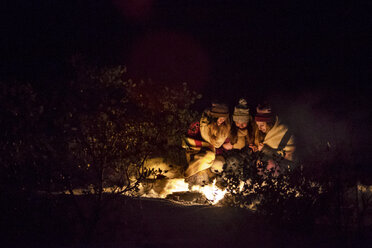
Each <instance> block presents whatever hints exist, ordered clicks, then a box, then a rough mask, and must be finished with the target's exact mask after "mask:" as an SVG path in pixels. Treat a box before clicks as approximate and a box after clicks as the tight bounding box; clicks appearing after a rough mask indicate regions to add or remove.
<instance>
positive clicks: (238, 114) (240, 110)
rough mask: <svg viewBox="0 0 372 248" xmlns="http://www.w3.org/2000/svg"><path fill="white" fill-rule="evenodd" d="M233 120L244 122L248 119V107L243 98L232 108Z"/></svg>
mask: <svg viewBox="0 0 372 248" xmlns="http://www.w3.org/2000/svg"><path fill="white" fill-rule="evenodd" d="M233 120H234V121H235V122H246V123H248V121H249V108H248V105H247V101H246V100H245V99H243V98H242V99H240V100H239V104H238V105H236V106H235V108H234V114H233Z"/></svg>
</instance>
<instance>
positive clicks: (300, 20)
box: [0, 0, 371, 161]
mask: <svg viewBox="0 0 372 248" xmlns="http://www.w3.org/2000/svg"><path fill="white" fill-rule="evenodd" d="M0 6H1V15H0V23H1V30H2V35H1V43H0V53H1V66H0V73H1V78H0V79H1V80H2V81H26V82H30V83H31V84H32V85H33V86H34V87H36V88H37V89H38V90H39V91H42V92H44V93H48V91H56V90H59V89H60V90H61V91H63V89H64V84H65V83H66V82H67V81H68V80H70V77H71V75H72V73H71V71H72V66H71V62H70V61H71V57H72V56H76V55H79V56H82V57H84V58H85V59H86V61H88V63H90V64H93V65H100V66H104V65H118V64H124V65H126V66H127V68H128V73H129V75H130V76H131V77H132V78H133V79H134V80H136V81H140V80H142V79H143V80H145V81H146V80H148V79H151V80H153V81H155V82H157V83H162V84H169V85H171V84H179V83H182V82H187V83H188V84H189V85H190V86H191V87H192V88H193V89H194V90H196V91H197V92H199V93H202V95H203V99H202V100H201V101H199V104H198V106H197V108H199V109H200V110H201V109H203V108H204V107H206V106H207V105H208V104H209V102H210V101H211V100H214V99H217V100H220V101H225V102H227V103H228V104H229V105H230V107H232V106H233V105H234V104H235V103H236V102H237V100H238V98H239V97H245V98H246V99H247V100H248V103H249V105H250V106H251V107H254V106H255V105H256V104H257V103H259V102H261V101H263V100H268V101H269V102H272V103H274V104H273V105H274V107H277V108H278V109H281V110H282V112H283V117H284V118H286V119H287V120H289V121H292V123H294V124H293V125H294V127H295V128H297V131H298V130H299V129H301V130H299V131H300V132H305V135H303V136H305V137H306V139H311V138H312V137H313V136H314V135H318V136H322V137H321V138H322V139H323V140H325V141H326V139H328V137H326V136H327V135H328V136H332V137H333V140H334V141H332V142H333V143H338V144H340V143H342V146H344V147H345V149H350V144H349V143H352V144H353V145H354V147H353V148H352V149H355V150H356V151H362V152H360V153H361V154H362V155H361V156H364V157H363V159H362V160H363V161H369V158H368V156H367V155H366V154H368V153H369V152H368V151H369V149H370V148H371V142H370V139H369V138H368V137H369V133H370V131H369V129H370V125H369V123H370V121H371V111H370V108H369V106H370V93H371V86H370V84H369V76H370V68H371V63H370V57H371V56H370V39H368V35H369V34H370V29H371V25H370V23H371V18H370V13H371V12H370V10H371V8H370V7H371V2H370V1H354V2H353V1H297V2H295V1H275V2H274V3H269V2H263V1H209V0H208V1H193V0H190V1H177V0H140V1H134V0H133V1H120V0H112V1H101V0H91V1H82V0H76V1H71V0H69V1H52V0H35V1H20V0H15V1H3V2H2V3H1V5H0ZM283 110H284V111H283ZM252 112H253V113H254V111H252ZM330 131H332V133H330ZM341 138H345V139H346V140H347V141H345V140H344V139H341ZM329 139H330V138H329ZM329 139H328V140H329ZM325 141H324V142H325ZM314 142H315V141H314ZM314 142H310V143H309V144H310V145H314ZM324 142H323V143H324ZM345 142H346V143H347V144H346V143H345ZM344 143H345V144H344ZM361 156H359V157H361Z"/></svg>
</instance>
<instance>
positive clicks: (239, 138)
mask: <svg viewBox="0 0 372 248" xmlns="http://www.w3.org/2000/svg"><path fill="white" fill-rule="evenodd" d="M232 119H233V122H234V124H233V125H231V130H230V134H229V137H228V139H227V140H226V141H225V143H224V144H223V146H222V147H223V149H225V150H231V149H239V150H240V149H242V148H244V147H246V146H249V145H253V143H254V129H255V124H254V123H252V116H251V115H250V114H249V108H248V104H247V101H246V100H245V99H243V98H242V99H240V100H239V104H238V105H236V106H235V108H234V113H233V115H232Z"/></svg>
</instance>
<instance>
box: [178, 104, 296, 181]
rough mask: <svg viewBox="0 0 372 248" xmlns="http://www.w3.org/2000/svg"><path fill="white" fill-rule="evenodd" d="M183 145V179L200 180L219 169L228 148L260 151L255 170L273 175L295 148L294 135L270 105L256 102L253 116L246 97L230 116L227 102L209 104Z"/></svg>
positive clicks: (220, 170) (288, 160) (279, 169)
mask: <svg viewBox="0 0 372 248" xmlns="http://www.w3.org/2000/svg"><path fill="white" fill-rule="evenodd" d="M182 146H183V148H185V150H186V159H187V163H188V167H187V169H186V171H185V178H186V181H190V180H194V181H195V178H199V179H200V180H202V181H203V182H208V180H209V179H210V178H213V177H214V176H215V175H216V174H219V173H221V172H222V170H223V168H224V164H225V160H226V158H225V157H226V154H227V153H228V152H227V151H229V150H233V149H236V150H239V151H242V152H243V151H244V152H247V151H249V152H250V153H251V154H252V153H254V154H259V155H260V156H259V157H260V158H261V159H260V161H261V162H260V163H259V164H260V165H262V164H264V167H263V168H262V167H260V168H258V173H261V174H263V173H264V171H270V172H272V173H273V174H274V175H279V174H280V173H281V171H284V170H285V169H286V168H284V167H287V166H288V165H290V164H291V163H292V161H293V159H294V151H295V143H294V136H293V135H292V133H291V132H290V130H288V127H287V126H286V125H284V124H283V123H281V121H280V120H279V118H278V116H277V115H275V114H274V113H273V112H272V110H271V107H270V106H269V105H267V104H259V105H258V106H257V108H256V112H255V114H254V117H253V116H252V114H251V113H250V109H249V107H248V104H247V101H246V100H245V99H240V100H239V102H238V104H237V105H236V106H235V107H234V112H233V113H232V115H230V113H229V108H228V106H227V105H226V104H222V103H212V104H211V106H210V107H209V108H208V109H206V110H205V111H204V112H203V114H202V117H201V119H200V120H199V121H196V122H193V123H192V124H191V125H190V127H189V129H188V131H187V135H186V136H185V138H184V140H183V144H182ZM243 148H244V149H243ZM262 161H263V162H262ZM280 161H282V162H280ZM283 161H284V163H283ZM283 165H285V166H283ZM257 166H258V165H257Z"/></svg>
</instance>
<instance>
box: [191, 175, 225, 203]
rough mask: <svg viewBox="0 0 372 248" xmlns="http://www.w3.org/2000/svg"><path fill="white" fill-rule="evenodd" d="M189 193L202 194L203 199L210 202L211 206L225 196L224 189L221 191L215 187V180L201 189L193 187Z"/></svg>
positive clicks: (200, 187) (196, 186)
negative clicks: (196, 192)
mask: <svg viewBox="0 0 372 248" xmlns="http://www.w3.org/2000/svg"><path fill="white" fill-rule="evenodd" d="M191 191H198V192H200V193H203V194H204V195H205V197H206V198H207V199H208V200H209V201H211V202H212V204H216V203H218V202H219V201H220V200H222V199H223V197H224V196H225V194H226V189H224V190H221V189H219V188H218V187H217V186H216V179H214V180H213V183H212V184H208V185H205V186H203V187H202V186H198V185H194V186H193V187H192V189H191Z"/></svg>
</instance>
